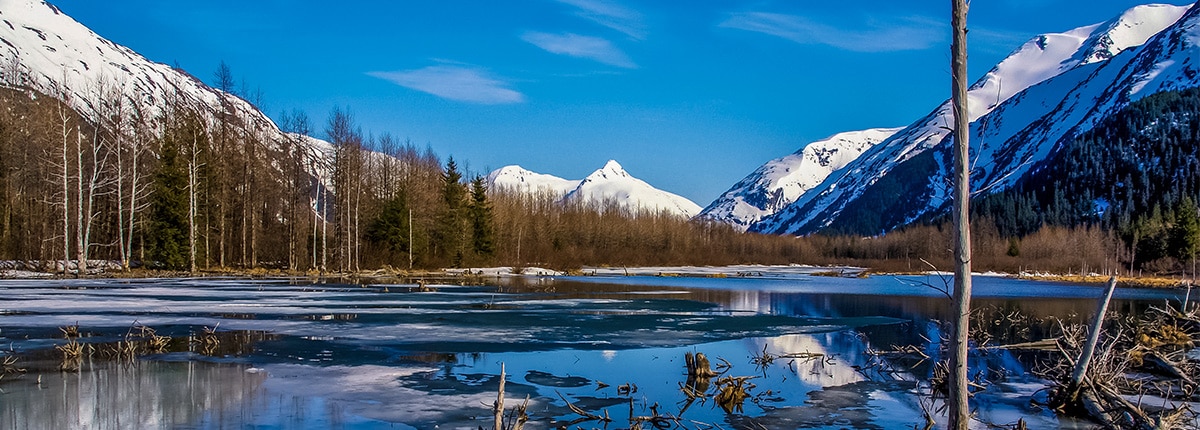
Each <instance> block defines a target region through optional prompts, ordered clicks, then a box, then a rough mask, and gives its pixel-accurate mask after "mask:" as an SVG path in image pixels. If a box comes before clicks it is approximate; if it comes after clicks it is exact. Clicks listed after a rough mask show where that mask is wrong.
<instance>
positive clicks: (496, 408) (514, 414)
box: [479, 363, 529, 430]
mask: <svg viewBox="0 0 1200 430" xmlns="http://www.w3.org/2000/svg"><path fill="white" fill-rule="evenodd" d="M506 376H507V375H505V372H504V363H500V388H499V389H498V390H496V402H495V403H492V414H493V416H494V418H493V421H492V428H493V429H494V430H523V429H524V428H525V423H526V422H528V421H529V415H527V414H526V413H525V411H526V410H527V409H528V408H529V396H525V402H524V403H521V404H520V405H519V406H515V407H513V408H512V410H511V411H509V413H508V419H507V420H506V419H505V418H504V379H505V377H506ZM479 430H483V427H482V426H480V427H479Z"/></svg>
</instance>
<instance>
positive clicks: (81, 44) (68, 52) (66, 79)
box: [0, 0, 280, 134]
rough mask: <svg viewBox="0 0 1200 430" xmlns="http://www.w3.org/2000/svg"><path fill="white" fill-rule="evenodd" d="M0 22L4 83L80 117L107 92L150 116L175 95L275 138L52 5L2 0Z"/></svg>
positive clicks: (214, 95) (257, 120)
mask: <svg viewBox="0 0 1200 430" xmlns="http://www.w3.org/2000/svg"><path fill="white" fill-rule="evenodd" d="M0 21H2V23H0V64H3V65H4V66H3V67H0V70H2V71H0V73H2V74H3V76H2V78H3V80H4V82H6V83H8V84H10V85H17V86H27V87H32V88H34V89H37V90H39V91H40V92H42V93H44V94H49V95H52V96H54V97H56V98H59V99H61V100H64V101H66V102H67V103H68V104H69V105H71V106H72V107H73V108H75V110H76V111H77V112H79V113H81V114H82V115H84V116H85V117H89V118H93V117H94V116H95V115H96V110H97V109H98V108H99V106H100V105H101V100H103V99H104V98H107V97H110V96H111V92H112V91H116V92H118V93H120V94H123V95H124V96H125V97H127V99H128V100H129V101H130V102H132V103H136V104H137V105H138V106H140V107H142V108H143V109H145V110H146V113H147V114H148V115H146V116H147V117H148V118H153V117H155V116H156V115H157V114H158V113H159V112H160V111H161V109H163V107H164V106H166V104H167V101H170V100H173V99H174V98H175V97H176V96H178V97H179V98H181V99H182V101H183V102H185V103H188V104H190V105H192V106H198V107H202V108H203V110H204V111H205V112H206V113H207V114H208V115H210V119H211V117H213V116H215V115H216V114H217V113H218V112H219V111H220V110H221V109H225V108H227V109H231V110H232V112H231V113H232V114H235V115H237V116H238V117H239V118H241V119H243V120H245V121H247V122H248V123H251V124H252V125H253V127H254V128H256V129H257V130H256V131H259V132H267V133H273V134H278V133H280V131H279V129H278V128H277V127H276V126H275V124H274V123H273V122H272V121H271V120H270V119H269V118H267V117H266V115H263V114H262V112H260V111H259V110H258V109H257V108H255V107H254V106H252V105H251V104H250V103H248V102H246V101H245V100H242V99H241V98H238V97H236V96H234V95H232V94H229V93H226V92H223V91H220V90H216V89H213V88H211V87H209V86H207V85H205V84H204V83H203V82H200V81H199V80H197V79H196V78H194V77H192V76H191V75H188V74H186V73H183V72H181V71H178V70H175V69H173V68H172V67H171V66H168V65H166V64H162V63H155V62H152V61H150V60H147V59H146V58H145V57H143V56H141V55H139V54H138V53H136V52H134V51H133V50H131V49H129V48H126V47H124V46H121V45H117V44H115V43H113V42H111V41H109V40H107V39H104V38H103V37H100V36H99V35H97V34H96V33H95V32H93V31H91V30H90V29H88V28H87V27H86V26H84V25H83V24H80V23H79V22H77V21H75V20H74V19H72V18H71V17H69V16H67V15H66V14H64V13H62V12H61V11H60V10H59V9H58V8H56V7H55V6H54V5H51V4H49V3H46V2H43V1H41V0H0ZM102 86H108V87H109V88H107V89H106V88H101V87H102ZM102 92H107V93H109V94H101V93H102Z"/></svg>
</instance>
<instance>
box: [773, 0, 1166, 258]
mask: <svg viewBox="0 0 1200 430" xmlns="http://www.w3.org/2000/svg"><path fill="white" fill-rule="evenodd" d="M1185 12H1188V7H1183V6H1171V5H1146V6H1137V7H1134V8H1131V9H1129V10H1127V11H1125V12H1124V13H1123V14H1121V15H1120V16H1118V17H1117V18H1114V19H1113V20H1110V21H1108V22H1106V23H1103V24H1098V25H1092V26H1087V27H1080V28H1077V29H1074V30H1071V31H1068V32H1065V33H1057V34H1046V35H1041V36H1038V37H1034V38H1033V39H1031V40H1030V41H1028V42H1026V43H1025V44H1024V45H1022V46H1021V48H1019V49H1017V50H1016V51H1014V52H1013V53H1012V54H1010V55H1009V56H1008V57H1007V58H1005V59H1004V60H1003V61H1001V62H1000V63H999V64H998V65H997V66H996V67H995V68H993V69H992V70H991V71H989V72H988V73H987V74H986V75H985V76H984V77H983V78H982V79H980V80H979V81H977V82H976V83H975V84H974V85H972V86H971V88H970V90H969V95H968V101H969V103H970V107H969V112H970V117H971V119H972V131H973V135H974V137H973V138H972V141H971V143H972V148H973V151H972V154H973V156H975V157H977V160H975V162H974V165H975V167H976V172H975V174H976V175H977V176H974V177H975V178H976V180H977V181H981V182H980V183H977V184H976V186H977V187H978V186H980V185H988V184H994V183H995V182H997V181H999V180H1000V179H1002V178H1006V177H1010V176H1012V175H1014V174H1017V173H1019V168H1020V167H1021V166H1025V167H1026V168H1027V167H1028V166H1029V165H1031V164H1032V163H1035V162H1036V161H1038V160H1040V158H1038V157H1037V156H1036V155H1037V154H1041V157H1044V156H1045V154H1046V153H1047V151H1048V147H1046V148H1041V149H1039V150H1037V151H1032V152H1031V151H1023V150H1021V149H1020V148H1029V147H1031V146H1030V145H1034V146H1036V145H1037V143H1038V142H1032V141H1028V140H1026V141H1025V142H1021V141H1020V139H1029V136H1027V135H1026V134H1025V133H1024V130H1025V129H1026V128H1028V127H1030V126H1031V124H1034V125H1037V124H1038V123H1043V122H1044V121H1046V120H1047V119H1048V118H1043V116H1045V115H1046V114H1047V113H1048V112H1054V111H1056V110H1057V109H1063V107H1062V106H1060V104H1062V103H1064V101H1067V100H1066V99H1065V98H1066V97H1084V93H1078V92H1077V93H1073V94H1072V93H1071V91H1072V89H1073V88H1074V87H1075V86H1076V85H1077V84H1079V83H1080V82H1083V81H1087V80H1090V79H1091V78H1089V77H1090V76H1091V75H1092V74H1094V73H1098V72H1100V71H1101V70H1103V71H1104V73H1110V72H1108V71H1109V70H1113V69H1116V68H1118V66H1115V65H1114V64H1117V63H1121V64H1124V63H1123V60H1122V59H1130V58H1132V57H1133V56H1135V55H1137V54H1136V53H1135V52H1140V51H1142V49H1141V48H1138V46H1140V45H1142V44H1144V43H1147V40H1151V38H1152V37H1156V36H1155V35H1156V34H1159V33H1160V32H1163V30H1164V29H1167V28H1168V27H1169V26H1171V25H1173V24H1175V23H1176V22H1180V21H1181V19H1180V18H1181V17H1183V16H1184V14H1185ZM1131 48H1132V49H1131ZM1127 51H1135V52H1127ZM1123 53H1124V54H1123ZM1051 81H1053V83H1051ZM1076 102H1077V104H1080V103H1081V104H1087V103H1089V101H1088V100H1087V99H1082V98H1081V99H1078V100H1076ZM949 103H950V102H949V101H946V102H945V103H943V104H942V105H941V106H939V107H938V108H937V109H935V110H934V111H933V112H931V113H930V114H929V115H927V116H925V117H924V118H922V119H921V120H919V121H917V122H915V123H913V124H912V125H910V126H908V127H907V128H905V129H904V130H901V131H900V132H898V133H896V134H895V135H893V136H892V137H891V138H889V139H887V140H886V141H884V142H882V143H880V144H878V145H875V146H874V147H872V148H870V149H868V150H867V151H866V152H864V153H863V155H861V156H860V157H859V158H858V159H856V160H854V161H853V162H851V163H850V164H849V165H847V166H846V167H845V169H844V170H843V171H841V172H839V173H838V174H836V175H831V176H830V177H829V178H828V179H826V180H825V181H824V182H822V183H821V185H819V186H817V187H815V188H813V189H811V190H810V191H808V192H806V193H805V194H804V195H802V196H801V197H800V198H799V199H797V200H796V202H795V203H793V204H792V205H791V206H789V207H788V208H786V209H785V210H783V211H780V212H778V213H776V214H775V215H772V216H770V217H767V218H765V219H763V220H762V221H760V222H759V223H757V224H755V225H753V226H751V230H753V231H759V232H772V233H786V234H797V233H801V234H802V233H809V232H813V231H817V230H820V229H822V228H825V227H828V226H830V225H831V224H832V223H833V222H834V221H835V220H836V219H837V218H838V217H839V216H840V215H841V214H842V211H843V210H844V209H846V208H847V206H848V205H851V204H852V203H854V202H856V200H858V199H860V198H861V197H862V196H863V194H864V193H866V192H868V191H869V189H870V188H871V187H872V186H874V185H876V184H877V183H879V182H880V181H881V180H883V179H884V178H885V177H886V176H888V174H889V173H891V172H892V171H893V169H895V168H897V167H898V166H901V165H903V164H905V163H906V162H908V161H910V160H913V159H914V157H918V156H920V155H922V154H923V153H925V152H926V151H927V150H929V149H931V148H934V147H937V146H938V145H941V144H943V143H944V142H947V141H948V139H946V137H947V135H948V130H949V123H950V121H951V119H952V115H951V110H950V104H949ZM1002 107H1003V108H1002ZM1076 109H1083V107H1082V105H1078V106H1076ZM1085 110H1086V109H1085ZM1043 125H1045V124H1044V123H1043ZM1051 134H1052V133H1051ZM1044 137H1046V138H1048V137H1050V136H1048V135H1047V136H1044ZM1014 139H1016V140H1014ZM1055 141H1056V139H1055ZM1055 141H1051V142H1049V145H1053V143H1054V142H1055ZM1022 153H1023V154H1024V155H1022ZM997 159H1002V160H1010V161H1014V162H1013V163H1008V164H1005V166H1008V167H1009V168H996V166H992V165H991V164H992V162H993V161H994V160H997ZM915 164H921V163H914V164H910V166H914V165H915ZM922 165H925V166H928V164H927V163H925V164H922ZM945 165H946V164H945V163H940V165H939V167H938V169H939V170H938V171H937V172H923V173H922V174H925V175H926V176H924V177H925V178H926V183H925V184H924V193H923V194H922V195H919V196H907V195H906V196H891V200H892V201H899V200H907V199H921V200H923V203H924V206H923V207H921V208H919V209H915V210H913V211H912V212H911V213H905V214H895V213H890V214H887V215H888V216H891V217H893V218H894V217H900V218H901V219H899V220H898V221H897V220H892V221H887V222H885V223H890V224H897V223H900V224H902V223H903V222H906V221H911V220H912V219H915V218H916V217H919V216H920V215H922V214H924V213H926V212H928V211H929V210H931V208H934V207H938V206H939V205H940V204H941V203H944V198H945V197H946V191H947V190H946V188H945V186H944V185H943V181H941V179H940V178H942V177H944V176H938V174H944V173H945V172H944V170H945V167H944V166H945ZM913 168H914V169H915V168H916V167H913ZM908 175H909V174H908V173H907V172H906V178H907V177H908ZM918 176H919V175H918ZM980 178H990V179H991V180H990V182H989V181H987V180H983V179H980ZM1012 179H1015V178H1012ZM885 183H888V185H896V184H893V183H889V182H888V181H885ZM904 185H905V186H911V185H912V184H904ZM882 192H883V191H879V190H878V189H877V193H882ZM872 199H873V200H886V199H887V196H882V195H876V196H872ZM903 203H905V204H906V205H909V204H910V203H911V202H908V201H904V202H903ZM864 204H867V203H859V206H861V205H864ZM894 209H896V208H892V210H894ZM857 215H858V214H847V217H853V216H857ZM876 215H878V214H876ZM895 226H896V225H890V226H884V228H893V227H895Z"/></svg>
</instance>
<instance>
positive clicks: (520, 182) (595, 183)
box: [488, 160, 700, 218]
mask: <svg viewBox="0 0 1200 430" xmlns="http://www.w3.org/2000/svg"><path fill="white" fill-rule="evenodd" d="M488 185H489V186H490V187H491V188H493V189H510V190H516V191H519V192H526V193H551V194H552V195H555V196H561V197H562V198H563V199H564V200H579V201H583V202H588V203H607V202H613V203H616V204H617V206H618V207H620V208H621V209H622V210H627V211H631V212H637V211H639V210H648V211H666V212H668V213H672V214H676V215H679V216H682V217H687V218H691V217H693V216H696V214H698V213H700V206H699V205H697V204H695V203H693V202H692V201H691V200H688V199H687V198H684V197H682V196H679V195H676V194H672V193H669V192H666V191H663V190H660V189H657V188H654V187H653V186H651V185H650V184H648V183H646V181H643V180H641V179H638V178H635V177H633V176H632V175H630V174H629V172H626V171H625V169H624V168H622V167H621V164H620V163H617V162H616V161H615V160H609V161H608V163H606V164H605V165H604V167H602V168H600V169H599V170H596V171H595V172H592V174H590V175H588V176H587V177H586V178H583V179H581V180H577V181H574V180H569V179H562V178H559V177H556V176H552V175H545V174H540V173H534V172H531V171H529V170H526V169H523V168H521V167H520V166H505V167H502V168H500V169H497V170H495V171H493V172H492V173H490V174H488Z"/></svg>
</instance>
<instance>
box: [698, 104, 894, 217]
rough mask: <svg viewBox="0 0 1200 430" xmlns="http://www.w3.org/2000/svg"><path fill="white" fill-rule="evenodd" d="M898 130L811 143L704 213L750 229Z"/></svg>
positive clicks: (739, 185)
mask: <svg viewBox="0 0 1200 430" xmlns="http://www.w3.org/2000/svg"><path fill="white" fill-rule="evenodd" d="M898 131H900V129H899V128H874V129H870V130H862V131H849V132H845V133H838V134H835V135H833V136H830V137H829V138H826V139H824V140H819V141H816V142H812V143H809V144H808V145H805V146H804V148H801V149H800V150H799V151H796V152H795V153H793V154H788V155H786V156H783V157H780V158H776V159H774V160H771V161H768V162H767V163H766V164H763V165H762V166H761V167H759V168H758V169H757V170H755V171H754V173H751V174H750V175H748V176H746V177H745V178H743V179H742V180H741V181H738V183H737V184H734V186H733V188H730V189H729V191H726V192H725V193H724V194H722V195H721V197H718V198H717V199H716V200H714V201H713V202H712V203H710V204H709V205H708V207H706V208H704V211H703V212H701V213H700V216H701V217H705V218H709V219H712V220H716V221H721V222H726V223H729V224H730V225H733V226H734V227H737V228H740V229H742V230H745V229H746V228H748V227H749V226H750V225H751V224H754V223H755V222H758V220H761V219H763V218H765V217H768V216H770V215H772V214H774V213H775V212H777V211H779V210H780V209H783V208H785V207H787V206H788V205H790V204H792V202H795V201H796V199H797V198H799V197H800V195H801V194H804V192H805V191H808V190H809V189H811V188H812V187H815V186H817V185H820V184H821V182H822V181H824V180H825V178H827V177H829V174H830V173H833V172H834V171H836V170H838V169H841V168H842V167H845V166H846V164H849V163H850V162H851V161H854V160H855V159H856V158H858V156H859V155H862V153H863V151H866V150H867V149H868V148H870V147H872V146H875V145H876V144H878V143H879V142H882V141H884V140H885V139H887V138H888V137H891V136H892V135H893V134H896V132H898Z"/></svg>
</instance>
